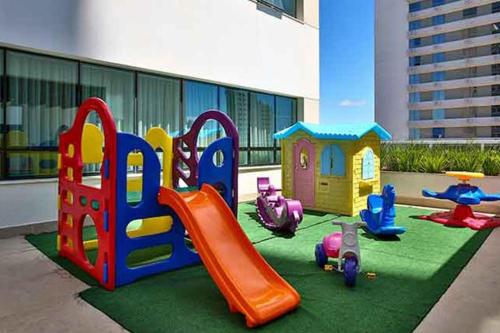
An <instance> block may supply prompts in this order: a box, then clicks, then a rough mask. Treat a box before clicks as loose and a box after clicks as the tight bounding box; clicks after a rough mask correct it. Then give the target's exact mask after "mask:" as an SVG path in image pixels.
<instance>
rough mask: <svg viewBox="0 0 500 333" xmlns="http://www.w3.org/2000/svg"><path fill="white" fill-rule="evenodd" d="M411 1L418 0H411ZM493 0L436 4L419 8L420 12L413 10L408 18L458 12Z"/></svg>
mask: <svg viewBox="0 0 500 333" xmlns="http://www.w3.org/2000/svg"><path fill="white" fill-rule="evenodd" d="M410 2H416V1H410ZM491 2H492V1H491V0H462V1H455V2H452V3H448V4H446V5H442V6H436V7H432V8H426V9H423V10H419V11H418V12H413V13H409V14H408V20H409V21H414V20H420V19H425V18H428V17H432V16H436V15H443V14H448V13H452V12H456V11H459V10H462V9H466V8H472V7H478V6H482V5H487V4H489V3H491Z"/></svg>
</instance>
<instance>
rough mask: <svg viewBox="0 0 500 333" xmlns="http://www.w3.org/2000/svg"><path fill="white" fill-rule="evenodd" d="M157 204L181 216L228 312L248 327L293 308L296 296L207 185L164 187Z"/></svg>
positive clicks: (298, 297)
mask: <svg viewBox="0 0 500 333" xmlns="http://www.w3.org/2000/svg"><path fill="white" fill-rule="evenodd" d="M158 200H159V202H160V203H161V204H165V205H168V206H170V207H172V209H174V210H175V212H176V213H177V214H178V215H179V218H180V220H181V221H182V223H183V224H184V226H185V227H186V229H187V230H188V232H189V235H190V237H191V240H192V241H193V244H194V246H195V248H196V250H197V251H198V253H199V255H200V257H201V260H202V261H203V263H204V264H205V266H206V268H207V270H208V272H209V274H210V275H211V276H212V278H213V279H214V281H215V283H216V284H217V286H218V287H219V289H220V291H221V292H222V294H223V295H224V297H225V298H226V300H227V302H228V304H229V310H230V311H231V312H240V313H242V314H243V315H244V316H245V318H246V323H247V326H248V327H255V326H258V325H262V324H264V323H266V322H269V321H271V320H273V319H275V318H277V317H279V316H281V315H283V314H285V313H287V312H289V311H291V310H293V309H295V308H296V307H297V306H298V305H299V303H300V296H299V294H298V293H297V291H295V289H293V287H292V286H290V285H289V284H288V283H287V282H286V281H285V280H284V279H283V278H282V277H281V276H280V275H278V273H276V271H275V270H274V269H273V268H272V267H271V266H269V264H268V263H267V262H266V261H265V259H264V258H263V257H262V256H261V255H260V254H259V252H257V250H256V249H255V248H254V246H253V245H252V243H251V242H250V240H249V239H248V237H247V236H246V234H245V233H244V232H243V230H242V229H241V227H240V225H239V223H238V221H237V220H236V218H235V217H234V215H233V213H232V211H231V209H230V208H229V207H228V206H227V204H226V203H225V201H224V200H223V199H222V197H221V196H220V195H219V193H217V191H216V190H215V189H214V188H213V187H211V186H210V185H206V184H204V185H203V186H202V188H201V190H200V191H193V192H185V193H179V192H176V191H174V190H172V189H168V188H164V187H162V188H161V189H160V193H159V195H158Z"/></svg>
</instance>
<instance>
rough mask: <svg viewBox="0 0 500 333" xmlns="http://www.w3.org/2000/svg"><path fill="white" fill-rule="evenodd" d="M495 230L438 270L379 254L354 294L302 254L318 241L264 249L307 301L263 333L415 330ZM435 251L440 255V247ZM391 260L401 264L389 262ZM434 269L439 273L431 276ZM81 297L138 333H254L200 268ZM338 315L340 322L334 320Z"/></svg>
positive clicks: (51, 250) (50, 241) (47, 237)
mask: <svg viewBox="0 0 500 333" xmlns="http://www.w3.org/2000/svg"><path fill="white" fill-rule="evenodd" d="M490 232H491V230H487V231H481V232H477V233H475V234H474V235H472V236H471V237H470V238H469V239H468V240H467V241H465V242H464V243H463V244H462V246H460V247H457V249H456V252H455V253H453V254H452V255H451V256H450V257H447V260H446V261H445V262H442V263H441V264H440V267H439V268H436V265H437V264H436V263H430V262H425V261H421V260H419V259H418V258H419V256H420V254H421V251H422V249H415V253H414V254H413V255H412V256H411V257H410V258H406V259H405V258H401V257H398V256H397V252H393V253H390V254H386V255H385V256H384V255H383V254H382V253H380V252H376V253H374V255H373V256H371V257H370V258H368V259H367V260H364V268H363V270H364V271H365V272H368V271H370V270H374V271H376V273H377V278H376V279H374V280H368V279H367V278H366V275H365V274H364V273H361V274H360V275H359V276H358V284H357V285H356V287H355V288H346V287H345V286H344V282H343V275H342V274H340V273H338V272H325V271H323V270H321V269H320V268H318V267H317V265H316V263H315V261H314V254H313V251H312V250H311V252H310V253H309V252H304V251H301V249H303V248H309V247H310V248H311V249H312V248H313V247H314V241H311V239H313V238H314V237H309V238H307V240H305V239H301V238H298V239H297V243H296V244H295V245H294V247H295V249H296V250H294V249H291V248H290V243H288V242H283V241H281V240H280V239H276V240H273V241H271V242H269V244H261V245H259V247H258V249H259V251H260V252H261V253H262V254H263V256H264V257H265V258H266V260H267V261H268V262H269V263H270V264H271V265H272V266H273V267H274V268H275V270H276V271H277V272H278V273H279V274H280V275H282V276H283V277H284V278H285V279H286V280H287V281H288V282H289V283H290V284H291V285H292V286H294V288H295V289H296V290H297V291H298V292H299V293H300V294H301V296H302V303H301V306H300V307H299V309H298V310H297V311H294V312H292V313H290V314H289V315H286V316H284V317H283V318H280V319H278V320H276V321H274V322H271V323H269V324H268V325H266V326H264V327H261V328H259V329H258V331H259V332H290V333H292V332H304V331H317V332H324V331H346V332H347V331H357V332H360V331H361V332H366V331H369V332H375V333H376V332H388V331H392V332H410V331H412V330H413V329H414V328H415V327H416V326H417V325H418V324H419V323H420V321H421V320H422V319H423V318H424V317H425V315H426V314H427V313H428V311H430V309H431V308H432V306H433V305H434V304H435V303H436V302H437V301H438V300H439V298H440V297H441V295H442V294H443V293H444V292H445V291H446V290H447V288H448V287H449V285H450V284H451V283H452V282H453V280H454V279H455V277H456V276H457V275H458V274H459V273H460V271H461V270H462V268H463V267H464V266H465V265H466V264H467V262H468V261H469V260H470V258H471V257H472V256H473V254H474V253H475V252H476V250H477V249H478V248H479V247H480V245H481V244H482V243H483V241H484V240H485V239H486V237H487V236H488V235H489V233H490ZM27 240H28V241H29V242H30V243H32V244H33V245H34V246H35V247H37V248H38V249H40V250H41V251H42V252H43V253H45V254H46V255H47V256H48V257H49V258H50V259H52V260H53V261H55V262H56V263H58V264H60V265H61V266H62V267H63V268H65V269H67V270H68V271H69V272H70V273H72V274H73V275H74V276H76V277H77V278H80V279H81V280H83V281H84V282H87V283H89V282H90V284H91V285H92V286H96V285H97V283H96V282H95V281H93V279H91V278H90V277H88V276H87V275H86V274H85V273H84V272H83V271H82V270H80V269H79V268H78V267H76V266H74V265H73V264H72V263H71V262H69V261H68V260H66V259H64V258H60V257H58V256H57V251H56V249H55V234H44V235H37V236H28V237H27ZM362 251H363V248H362ZM433 251H440V248H439V247H436V248H434V249H433ZM309 254H310V256H309ZM377 256H379V257H377ZM391 257H392V258H399V260H388V258H391ZM235 259H236V258H235ZM382 260H383V261H384V262H383V263H382V262H381V261H382ZM429 271H433V272H434V273H431V274H430V275H429ZM82 277H83V278H82ZM81 297H82V298H83V299H84V300H86V301H87V302H88V303H90V304H92V305H93V306H95V307H96V308H97V309H99V310H101V311H103V312H104V313H105V314H106V315H108V316H109V317H111V318H112V319H114V320H115V321H117V322H118V323H119V324H120V325H122V326H123V327H125V328H126V329H128V330H130V331H133V332H134V331H135V332H158V331H172V332H193V331H198V330H199V329H200V328H201V327H203V332H248V330H247V329H246V327H245V323H244V319H243V317H242V316H241V315H239V314H231V313H230V312H229V310H228V308H227V303H226V301H225V300H224V298H223V297H222V295H221V293H220V292H219V291H218V289H217V287H216V286H215V285H214V283H213V282H212V279H211V278H210V276H209V275H208V274H207V271H206V269H205V268H204V267H203V266H202V265H200V266H195V267H187V268H184V269H180V270H177V271H171V272H165V273H161V274H158V275H154V276H150V277H146V278H143V279H140V280H138V281H136V282H135V283H133V284H130V285H127V286H123V287H120V288H117V289H116V290H115V291H114V292H108V291H106V290H104V289H103V288H101V287H98V286H97V287H92V288H90V289H87V290H85V291H83V292H82V293H81ZM373 304H376V305H377V306H373ZM138 305H140V306H138ZM332 313H333V314H335V320H331V315H332ZM357 313H362V314H363V315H362V316H357V317H356V318H355V319H356V320H355V321H354V322H353V317H352V316H353V314H357ZM487 315H488V314H487V313H485V314H484V315H483V316H478V317H477V318H474V322H473V325H476V327H477V328H479V327H480V324H481V322H482V321H484V320H485V318H486V316H487Z"/></svg>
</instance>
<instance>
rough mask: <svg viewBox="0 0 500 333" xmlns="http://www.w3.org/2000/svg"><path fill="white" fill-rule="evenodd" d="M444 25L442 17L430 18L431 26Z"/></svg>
mask: <svg viewBox="0 0 500 333" xmlns="http://www.w3.org/2000/svg"><path fill="white" fill-rule="evenodd" d="M444 23H445V16H444V15H437V16H433V17H432V25H440V24H444Z"/></svg>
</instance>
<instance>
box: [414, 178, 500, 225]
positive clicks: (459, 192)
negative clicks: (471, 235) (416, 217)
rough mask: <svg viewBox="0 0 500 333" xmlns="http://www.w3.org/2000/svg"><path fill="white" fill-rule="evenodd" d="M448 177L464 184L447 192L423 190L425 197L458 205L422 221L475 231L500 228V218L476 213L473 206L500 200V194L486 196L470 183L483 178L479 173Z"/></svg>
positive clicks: (453, 186)
mask: <svg viewBox="0 0 500 333" xmlns="http://www.w3.org/2000/svg"><path fill="white" fill-rule="evenodd" d="M446 175H448V176H451V177H455V178H457V179H458V180H461V181H462V183H459V184H457V185H452V186H450V187H448V189H447V190H446V191H445V192H441V193H436V192H433V191H429V190H427V189H424V190H422V195H423V196H424V197H429V198H435V199H447V200H451V201H453V202H455V203H457V206H456V207H455V209H454V210H452V211H447V212H438V213H433V214H431V215H424V216H420V218H421V219H424V220H430V221H433V222H437V223H441V224H444V225H448V226H453V227H469V228H471V229H474V230H481V229H485V228H495V227H498V226H500V218H498V217H492V216H488V215H484V214H478V213H474V212H473V211H472V208H471V207H470V206H471V205H478V204H480V203H481V201H497V200H500V193H497V194H486V193H484V192H483V191H482V190H481V188H479V187H478V186H473V185H471V184H469V183H468V181H469V180H470V179H471V178H483V177H484V175H483V174H482V173H479V172H461V171H449V172H446Z"/></svg>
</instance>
